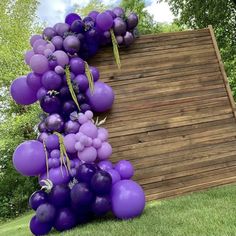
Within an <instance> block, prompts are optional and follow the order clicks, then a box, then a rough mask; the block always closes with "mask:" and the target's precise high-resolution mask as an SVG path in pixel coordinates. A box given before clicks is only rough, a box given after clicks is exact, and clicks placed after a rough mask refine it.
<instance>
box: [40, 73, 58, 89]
mask: <svg viewBox="0 0 236 236" xmlns="http://www.w3.org/2000/svg"><path fill="white" fill-rule="evenodd" d="M42 84H43V86H44V88H45V89H47V90H57V89H59V88H60V87H61V85H62V79H61V76H60V75H58V74H57V73H56V72H55V71H52V70H50V71H47V72H46V73H44V74H43V77H42Z"/></svg>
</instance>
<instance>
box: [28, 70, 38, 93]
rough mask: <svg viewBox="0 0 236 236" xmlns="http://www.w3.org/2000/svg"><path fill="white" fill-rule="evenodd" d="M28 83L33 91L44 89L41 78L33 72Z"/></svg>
mask: <svg viewBox="0 0 236 236" xmlns="http://www.w3.org/2000/svg"><path fill="white" fill-rule="evenodd" d="M26 81H27V84H28V86H29V87H30V88H31V89H33V90H36V91H38V90H39V89H40V88H41V87H42V83H41V76H40V75H38V74H35V73H33V72H31V73H29V74H28V75H27V79H26Z"/></svg>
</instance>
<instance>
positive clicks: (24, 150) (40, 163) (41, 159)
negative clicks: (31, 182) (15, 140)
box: [13, 140, 46, 176]
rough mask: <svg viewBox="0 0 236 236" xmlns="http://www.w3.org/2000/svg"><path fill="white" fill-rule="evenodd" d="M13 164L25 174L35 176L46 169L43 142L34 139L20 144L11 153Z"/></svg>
mask: <svg viewBox="0 0 236 236" xmlns="http://www.w3.org/2000/svg"><path fill="white" fill-rule="evenodd" d="M13 165H14V167H15V168H16V170H17V171H18V172H19V173H20V174H22V175H25V176H37V175H39V174H41V173H43V172H44V171H45V169H46V155H45V152H44V147H43V144H42V143H41V142H39V141H36V140H30V141H26V142H24V143H22V144H20V145H19V146H18V147H17V148H16V150H15V152H14V154H13Z"/></svg>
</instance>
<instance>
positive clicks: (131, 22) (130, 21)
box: [127, 13, 138, 30]
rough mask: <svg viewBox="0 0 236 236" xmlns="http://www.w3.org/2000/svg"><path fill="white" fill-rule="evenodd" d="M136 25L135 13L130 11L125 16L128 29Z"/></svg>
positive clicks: (136, 17)
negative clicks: (126, 16)
mask: <svg viewBox="0 0 236 236" xmlns="http://www.w3.org/2000/svg"><path fill="white" fill-rule="evenodd" d="M137 25H138V16H137V14H135V13H131V14H130V15H129V16H128V18H127V26H128V29H129V30H133V29H134V28H135V27H136V26H137Z"/></svg>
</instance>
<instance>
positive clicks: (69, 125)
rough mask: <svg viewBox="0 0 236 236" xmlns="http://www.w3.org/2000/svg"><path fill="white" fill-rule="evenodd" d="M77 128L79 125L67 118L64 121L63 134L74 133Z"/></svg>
mask: <svg viewBox="0 0 236 236" xmlns="http://www.w3.org/2000/svg"><path fill="white" fill-rule="evenodd" d="M79 128H80V125H79V123H78V122H77V121H72V120H69V121H67V122H66V123H65V134H76V133H77V132H78V131H79Z"/></svg>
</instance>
